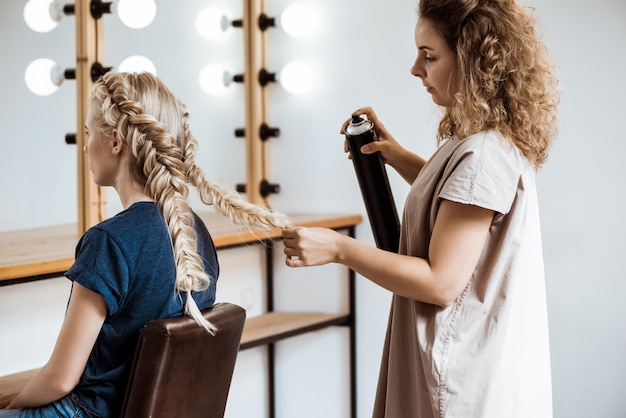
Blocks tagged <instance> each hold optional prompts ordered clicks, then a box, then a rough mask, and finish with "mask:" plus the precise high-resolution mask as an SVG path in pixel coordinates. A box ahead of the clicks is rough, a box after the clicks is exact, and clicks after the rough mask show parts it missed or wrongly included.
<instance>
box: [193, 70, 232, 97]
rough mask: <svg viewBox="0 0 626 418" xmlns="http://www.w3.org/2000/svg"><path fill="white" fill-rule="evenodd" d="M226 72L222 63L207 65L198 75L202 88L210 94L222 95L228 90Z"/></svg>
mask: <svg viewBox="0 0 626 418" xmlns="http://www.w3.org/2000/svg"><path fill="white" fill-rule="evenodd" d="M226 74H228V73H227V71H226V70H225V69H224V67H222V66H221V65H217V64H210V65H207V66H206V67H204V68H203V69H202V71H200V75H199V77H198V81H199V83H200V88H201V89H202V90H203V91H204V92H205V93H206V94H208V95H209V96H221V95H222V94H224V93H226V91H227V88H226V87H227V86H226V83H225V81H226Z"/></svg>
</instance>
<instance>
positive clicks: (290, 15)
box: [278, 3, 318, 38]
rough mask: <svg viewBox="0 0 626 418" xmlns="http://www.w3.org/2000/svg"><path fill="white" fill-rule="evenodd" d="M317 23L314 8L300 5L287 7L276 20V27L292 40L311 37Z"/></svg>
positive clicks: (295, 4)
mask: <svg viewBox="0 0 626 418" xmlns="http://www.w3.org/2000/svg"><path fill="white" fill-rule="evenodd" d="M317 22H318V19H317V16H316V13H315V10H314V8H312V7H310V6H308V5H306V4H302V3H294V4H291V5H289V6H287V7H286V8H285V10H283V12H282V13H281V14H280V17H279V18H278V26H280V27H281V28H282V29H283V30H284V31H285V32H286V33H287V34H288V35H291V36H293V37H294V38H302V37H306V36H309V35H311V34H312V33H313V32H314V31H315V29H316V24H317Z"/></svg>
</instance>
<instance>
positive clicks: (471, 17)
mask: <svg viewBox="0 0 626 418" xmlns="http://www.w3.org/2000/svg"><path fill="white" fill-rule="evenodd" d="M419 15H420V17H421V18H424V19H428V20H429V21H431V22H432V23H433V24H434V26H435V27H436V28H437V30H438V31H439V33H440V34H441V35H442V36H443V38H444V39H445V40H446V42H447V44H448V46H449V47H450V49H451V50H452V51H454V52H455V54H456V69H455V72H454V76H453V82H454V83H455V87H456V95H455V102H454V103H453V104H452V106H450V107H448V108H446V110H445V113H444V116H443V118H442V120H441V122H440V124H439V132H438V140H439V141H440V142H441V141H442V140H445V139H449V138H452V139H462V138H466V137H467V136H469V135H472V134H474V133H477V132H480V131H483V130H487V129H493V130H496V131H498V132H500V133H502V134H503V135H504V136H505V137H507V138H508V139H509V140H510V141H511V142H512V143H513V144H514V145H516V146H517V147H518V148H519V149H520V150H521V151H522V153H523V154H524V155H525V156H526V158H527V159H528V160H529V161H530V162H531V163H532V164H533V165H534V166H535V168H537V169H539V168H540V167H541V165H542V164H543V163H544V162H545V160H546V158H547V153H548V149H549V147H550V144H551V142H552V140H553V138H554V137H555V136H556V133H557V105H558V103H559V93H558V80H557V77H556V74H555V70H554V67H553V65H552V63H551V61H550V59H549V57H548V52H547V49H546V47H545V45H544V44H543V43H542V42H541V40H540V39H539V36H538V34H537V32H536V29H535V26H536V21H535V19H534V17H533V16H532V14H531V13H530V11H529V10H528V9H527V8H526V7H524V6H521V5H519V4H517V3H516V2H515V0H420V3H419Z"/></svg>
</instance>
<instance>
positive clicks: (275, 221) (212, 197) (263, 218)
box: [183, 112, 292, 228]
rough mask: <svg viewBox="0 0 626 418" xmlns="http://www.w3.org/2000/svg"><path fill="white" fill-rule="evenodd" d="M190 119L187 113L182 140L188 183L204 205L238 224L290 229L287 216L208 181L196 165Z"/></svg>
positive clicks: (184, 115) (194, 143)
mask: <svg viewBox="0 0 626 418" xmlns="http://www.w3.org/2000/svg"><path fill="white" fill-rule="evenodd" d="M188 118H189V115H188V113H187V112H184V114H183V138H184V149H185V155H184V161H185V167H186V175H187V178H188V179H189V182H190V183H191V184H193V185H194V186H195V187H196V188H197V189H198V193H199V194H200V199H201V200H202V202H203V203H204V204H205V205H213V206H215V209H216V210H217V211H218V212H219V213H221V214H222V215H224V216H226V217H227V218H228V219H229V220H230V221H231V222H233V223H235V224H239V225H245V226H256V227H260V228H283V227H285V226H287V225H290V224H291V223H292V222H291V220H290V219H289V218H288V217H287V216H285V215H283V214H281V213H274V212H271V211H269V210H267V209H265V208H263V207H261V206H257V205H254V204H251V203H249V202H246V201H245V200H243V199H242V198H241V197H240V196H239V195H238V194H237V193H235V192H234V191H232V190H227V189H224V188H222V187H220V186H218V185H216V184H214V183H212V182H211V181H210V180H209V179H208V178H207V177H206V175H205V174H204V172H203V171H202V169H201V168H200V167H198V165H197V164H196V162H195V158H194V155H195V152H196V149H197V147H198V141H196V139H195V138H194V136H193V135H192V133H191V131H190V130H189V124H188V122H187V120H188Z"/></svg>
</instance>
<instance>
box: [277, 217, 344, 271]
mask: <svg viewBox="0 0 626 418" xmlns="http://www.w3.org/2000/svg"><path fill="white" fill-rule="evenodd" d="M282 235H283V242H284V244H285V250H284V252H285V255H286V256H287V258H286V263H287V265H288V266H289V267H305V266H319V265H322V264H327V263H331V262H339V261H340V258H341V257H340V254H339V240H340V239H341V237H344V235H342V234H340V233H338V232H336V231H334V230H332V229H328V228H305V227H301V226H296V227H287V228H285V229H283V231H282Z"/></svg>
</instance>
